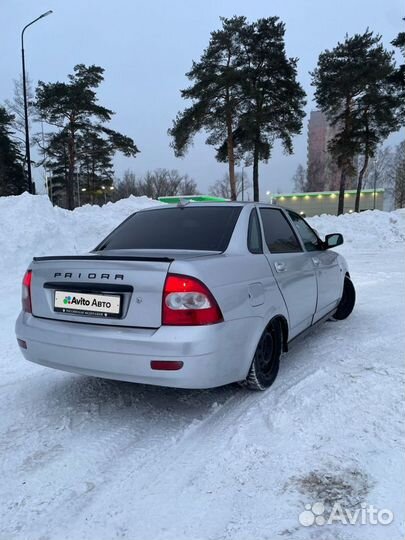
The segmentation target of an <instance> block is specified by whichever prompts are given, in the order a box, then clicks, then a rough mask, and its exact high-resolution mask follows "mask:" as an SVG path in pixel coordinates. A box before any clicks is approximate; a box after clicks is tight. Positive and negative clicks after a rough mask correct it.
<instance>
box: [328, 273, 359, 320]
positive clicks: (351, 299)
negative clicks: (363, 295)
mask: <svg viewBox="0 0 405 540" xmlns="http://www.w3.org/2000/svg"><path fill="white" fill-rule="evenodd" d="M355 303H356V290H355V288H354V285H353V282H352V280H351V279H350V278H349V277H348V276H346V277H345V282H344V285H343V295H342V298H341V300H340V302H339V305H338V307H337V310H336V313H335V314H334V315H333V317H332V318H333V319H335V320H336V321H342V320H343V319H346V318H347V317H348V316H349V315H350V313H351V312H352V311H353V308H354V304H355Z"/></svg>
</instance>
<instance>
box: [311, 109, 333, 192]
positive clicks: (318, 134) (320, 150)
mask: <svg viewBox="0 0 405 540" xmlns="http://www.w3.org/2000/svg"><path fill="white" fill-rule="evenodd" d="M335 133H336V129H335V128H334V127H332V126H330V125H329V124H328V122H327V120H326V117H325V115H324V114H323V112H321V111H311V113H310V115H309V121H308V146H307V148H308V153H307V188H308V190H310V191H323V190H325V189H331V190H335V189H338V188H339V182H340V171H339V169H338V168H337V166H336V164H335V163H334V162H333V160H332V156H331V155H330V152H329V151H328V143H329V141H330V140H331V139H332V138H333V137H334V135H335Z"/></svg>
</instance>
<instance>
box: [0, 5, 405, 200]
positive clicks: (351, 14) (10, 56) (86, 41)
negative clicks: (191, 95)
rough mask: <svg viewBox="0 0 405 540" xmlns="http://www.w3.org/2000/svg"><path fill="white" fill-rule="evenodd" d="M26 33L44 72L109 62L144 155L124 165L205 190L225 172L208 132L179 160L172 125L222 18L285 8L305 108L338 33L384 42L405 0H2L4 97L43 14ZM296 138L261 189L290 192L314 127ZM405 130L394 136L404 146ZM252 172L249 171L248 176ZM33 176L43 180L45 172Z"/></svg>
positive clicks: (54, 74) (121, 112)
mask: <svg viewBox="0 0 405 540" xmlns="http://www.w3.org/2000/svg"><path fill="white" fill-rule="evenodd" d="M48 9H52V10H53V11H54V13H53V14H52V15H50V16H49V17H47V18H45V19H43V20H41V21H38V22H37V23H35V25H33V26H32V27H30V28H29V29H28V30H27V32H26V34H25V50H26V63H27V71H28V72H29V76H30V78H31V79H32V80H33V81H34V83H36V82H37V81H38V80H43V81H52V82H54V81H56V80H60V81H62V80H65V78H66V75H67V73H70V72H71V71H72V68H73V66H74V65H76V64H78V63H84V64H97V65H99V66H102V67H103V68H105V81H104V83H103V84H102V86H101V88H100V91H99V98H100V103H101V104H103V105H105V106H106V107H108V108H111V109H112V110H114V111H115V112H116V115H115V117H114V119H113V121H112V124H111V127H113V128H114V129H116V130H119V131H121V132H122V133H124V134H126V135H129V136H131V137H132V138H133V139H134V141H135V143H136V144H137V145H138V147H139V149H140V150H141V153H140V154H138V157H137V158H136V159H126V158H123V157H117V158H116V160H115V165H116V173H117V175H118V176H119V175H121V174H122V173H123V171H124V170H125V169H126V168H130V169H132V170H133V171H135V172H136V173H139V174H142V173H144V172H145V171H146V170H148V169H154V168H157V167H166V168H176V169H178V170H179V171H180V172H182V173H188V174H189V175H190V176H192V177H193V178H194V179H195V180H196V181H197V182H198V185H199V188H200V191H202V192H205V191H207V189H208V186H209V185H210V184H212V183H213V182H214V181H215V180H216V179H218V178H220V177H221V176H222V175H223V174H224V173H226V170H227V166H226V164H218V163H217V162H216V161H215V158H214V149H213V148H212V147H210V146H207V145H205V143H204V140H205V139H204V136H198V137H197V138H196V139H195V142H194V146H193V148H192V149H191V150H190V151H189V153H188V154H187V156H186V157H185V158H182V159H179V158H175V157H174V155H173V151H172V150H171V148H170V147H169V138H168V136H167V129H168V127H170V126H171V122H172V119H173V118H174V117H175V115H176V113H177V111H178V110H180V109H182V108H183V107H184V105H185V102H183V101H182V100H181V98H180V92H179V90H180V89H181V88H184V87H185V86H187V79H186V77H185V75H184V74H185V73H186V72H187V71H188V70H189V68H190V66H191V62H192V60H193V59H195V60H197V59H198V58H199V57H200V54H201V52H202V50H203V49H204V48H205V47H206V45H207V44H208V40H209V34H210V31H212V30H214V29H217V28H218V27H219V26H220V22H219V17H220V16H226V17H230V16H232V15H245V16H247V17H248V18H249V19H250V20H254V19H257V18H259V17H268V16H273V15H277V16H279V17H280V18H281V19H282V20H283V21H284V22H285V23H286V47H287V53H288V55H289V56H294V57H298V58H299V63H298V75H299V80H300V82H301V84H302V85H303V87H304V89H305V91H306V92H307V93H308V104H307V107H306V111H307V112H309V111H310V110H311V109H314V108H315V105H314V104H313V102H312V88H311V85H310V76H309V74H308V72H309V71H310V70H312V69H313V68H314V66H315V65H316V62H317V58H318V55H319V53H320V52H321V51H322V50H324V49H325V48H332V47H334V46H335V45H336V43H337V41H338V40H342V39H343V38H344V35H345V33H346V32H347V33H348V34H349V35H350V34H353V33H356V32H363V31H364V30H365V29H366V27H369V28H370V29H372V30H374V31H376V32H379V33H381V34H382V36H383V40H384V43H385V44H386V45H387V46H388V45H389V43H390V41H391V40H392V39H394V37H395V36H396V35H397V34H398V32H399V31H400V30H402V29H403V25H404V23H403V21H402V20H401V19H402V17H404V16H405V5H404V2H403V0H334V1H331V0H250V1H249V2H248V1H247V0H205V1H204V2H197V1H190V0H170V1H165V0H156V1H155V2H151V1H140V0H138V1H136V0H115V1H114V0H68V1H62V0H35V1H34V0H1V6H0V17H1V32H0V46H1V61H0V62H1V77H0V103H3V102H4V100H5V99H7V98H11V97H12V91H13V79H16V78H18V77H19V75H20V73H21V53H20V32H21V29H22V28H23V26H24V25H25V24H27V23H28V22H30V21H31V20H32V19H34V18H36V17H37V16H38V15H40V14H41V13H43V12H45V11H47V10H48ZM307 122H308V117H307V118H305V120H304V128H303V132H302V135H300V136H297V137H296V138H295V140H294V155H284V154H283V152H282V150H281V149H280V148H279V147H278V146H276V148H275V149H274V151H273V155H272V158H271V160H270V162H269V164H268V165H261V172H260V184H261V193H262V194H263V193H264V192H265V191H266V190H271V191H273V192H275V191H277V190H278V189H279V190H282V191H288V190H289V189H290V188H291V177H292V175H293V174H294V172H295V170H296V168H297V166H298V164H300V163H302V164H303V165H304V166H305V162H306V144H307V142H306V131H307ZM401 135H402V138H403V133H402V134H396V135H394V136H392V137H391V139H390V142H391V143H393V144H396V143H397V142H398V141H399V140H400V138H401ZM250 173H251V171H249V174H250ZM34 175H35V176H36V177H37V179H38V180H39V177H40V175H39V173H38V171H35V170H34Z"/></svg>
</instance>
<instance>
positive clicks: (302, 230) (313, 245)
mask: <svg viewBox="0 0 405 540" xmlns="http://www.w3.org/2000/svg"><path fill="white" fill-rule="evenodd" d="M287 212H288V215H289V216H290V218H291V219H292V221H293V223H294V226H295V228H296V229H297V231H298V234H299V235H300V237H301V239H302V241H303V243H304V246H305V248H306V250H307V251H320V250H321V249H322V245H321V243H320V240H319V238H318V236H317V235H316V234H315V233H314V231H313V230H312V229H311V227H310V226H309V225H308V223H307V222H306V221H305V220H304V219H303V218H302V217H301V216H299V215H298V214H296V213H295V212H292V211H291V210H287Z"/></svg>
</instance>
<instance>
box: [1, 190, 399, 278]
mask: <svg viewBox="0 0 405 540" xmlns="http://www.w3.org/2000/svg"><path fill="white" fill-rule="evenodd" d="M157 204H161V203H159V202H157V201H154V200H152V199H148V198H147V197H133V196H131V197H129V198H128V199H122V200H120V201H118V202H116V203H107V204H106V205H104V206H102V207H99V206H90V205H86V206H83V207H81V208H77V209H76V210H74V211H69V210H64V209H62V208H58V207H53V206H52V204H51V203H50V201H49V199H48V197H47V196H46V195H36V196H32V195H29V194H28V193H24V194H23V195H19V196H17V197H0V246H1V255H2V259H3V262H4V263H6V264H7V266H9V265H10V264H11V265H12V267H14V268H16V269H17V270H18V271H19V272H21V271H23V269H24V267H26V266H27V265H28V264H29V262H30V261H31V259H32V257H33V256H41V255H61V254H66V255H68V254H75V253H86V252H87V251H89V250H91V249H93V248H94V247H95V246H96V245H97V244H98V243H99V242H100V241H101V240H102V239H103V238H104V237H105V236H106V235H107V234H108V233H109V232H111V230H112V229H114V228H115V227H116V226H117V225H118V224H119V223H121V222H122V221H123V220H124V219H125V218H126V217H127V216H129V215H130V214H132V213H133V212H135V211H137V210H139V209H141V208H146V207H148V206H154V205H157ZM309 222H310V223H311V225H312V226H313V227H314V228H315V229H316V230H317V231H318V232H319V233H320V234H321V235H322V236H324V235H325V234H328V233H333V232H340V233H342V234H343V236H344V239H345V245H344V249H345V250H347V249H352V248H353V249H358V248H362V249H364V248H366V249H375V248H377V247H386V246H392V245H394V244H396V243H398V242H403V241H405V213H404V212H403V211H396V212H380V211H377V210H376V211H368V212H362V213H361V214H345V215H343V216H339V217H336V216H329V215H322V216H317V217H314V218H310V219H309Z"/></svg>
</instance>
